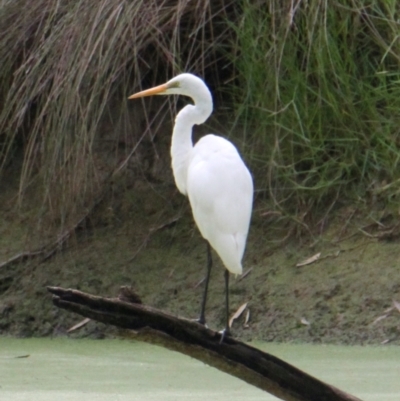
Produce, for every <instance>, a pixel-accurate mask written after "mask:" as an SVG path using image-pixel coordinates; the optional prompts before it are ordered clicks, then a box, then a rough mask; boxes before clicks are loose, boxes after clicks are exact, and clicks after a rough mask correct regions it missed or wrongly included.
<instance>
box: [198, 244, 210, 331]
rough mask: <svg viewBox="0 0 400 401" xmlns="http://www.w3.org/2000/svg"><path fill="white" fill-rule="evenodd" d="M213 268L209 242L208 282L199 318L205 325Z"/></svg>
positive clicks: (205, 285)
mask: <svg viewBox="0 0 400 401" xmlns="http://www.w3.org/2000/svg"><path fill="white" fill-rule="evenodd" d="M211 268H212V256H211V247H210V244H209V242H208V241H207V275H206V282H205V284H204V294H203V300H202V302H201V310H200V318H199V323H201V324H204V325H205V324H206V302H207V292H208V282H209V281H210V274H211Z"/></svg>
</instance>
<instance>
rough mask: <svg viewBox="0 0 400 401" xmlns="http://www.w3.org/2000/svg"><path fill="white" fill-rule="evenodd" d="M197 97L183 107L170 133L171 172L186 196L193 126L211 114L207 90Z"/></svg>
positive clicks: (211, 106) (209, 95)
mask: <svg viewBox="0 0 400 401" xmlns="http://www.w3.org/2000/svg"><path fill="white" fill-rule="evenodd" d="M205 89H206V90H205V91H202V92H201V93H200V94H199V95H198V96H193V100H194V103H195V104H194V105H192V104H189V105H187V106H186V107H184V108H183V109H182V110H181V111H180V112H179V113H178V115H177V116H176V118H175V126H174V130H173V133H172V144H171V158H172V171H173V173H174V178H175V183H176V186H177V187H178V189H179V191H180V192H181V193H183V194H184V195H186V194H187V188H186V187H187V170H188V164H189V161H190V155H191V151H192V149H193V141H192V130H193V125H195V124H202V123H203V122H204V121H206V120H207V118H208V117H209V116H210V114H211V112H212V108H213V105H212V98H211V94H210V92H209V91H208V89H207V88H205Z"/></svg>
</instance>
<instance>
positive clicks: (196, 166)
mask: <svg viewBox="0 0 400 401" xmlns="http://www.w3.org/2000/svg"><path fill="white" fill-rule="evenodd" d="M173 94H175V95H184V96H188V97H190V98H192V100H193V102H194V105H192V104H189V105H187V106H186V107H184V108H183V109H182V110H181V111H180V112H179V113H178V115H177V116H176V119H175V126H174V129H173V133H172V144H171V157H172V170H173V174H174V178H175V183H176V186H177V187H178V189H179V191H180V192H181V193H182V194H184V195H186V196H188V197H189V202H190V206H191V208H192V212H193V217H194V220H195V222H196V224H197V227H198V228H199V230H200V233H201V235H202V236H203V237H204V238H205V239H206V241H207V255H208V258H207V259H208V261H207V276H206V282H205V288H204V296H203V300H202V305H201V312H200V318H199V322H200V323H202V324H205V322H206V321H205V306H206V299H207V290H208V282H209V279H210V272H211V267H212V258H211V250H210V245H211V247H212V248H213V249H214V250H215V251H216V252H217V254H218V255H219V257H220V258H221V260H222V263H223V264H224V266H225V267H226V270H225V287H226V288H225V290H226V293H225V294H226V296H225V306H226V327H225V334H228V333H229V292H228V289H229V272H231V273H233V274H241V273H242V271H243V268H242V258H243V253H244V250H245V247H246V239H247V234H248V231H249V225H250V218H251V211H252V204H253V180H252V177H251V174H250V172H249V170H248V169H247V167H246V165H245V164H244V162H243V160H242V159H241V157H240V155H239V153H238V151H237V149H236V147H235V146H234V145H233V144H232V143H231V142H229V141H228V140H226V139H224V138H222V137H220V136H216V135H213V134H209V135H206V136H204V137H202V138H201V139H200V140H199V141H198V142H197V143H196V144H195V145H194V146H193V142H192V128H193V125H195V124H197V125H199V124H202V123H204V122H205V121H206V120H207V118H208V117H209V116H210V115H211V113H212V110H213V102H212V97H211V93H210V91H209V89H208V88H207V86H206V85H205V83H204V82H203V81H202V80H201V79H200V78H198V77H196V76H195V75H192V74H188V73H185V74H180V75H178V76H176V77H175V78H173V79H171V80H170V81H168V82H167V83H165V84H163V85H160V86H156V87H154V88H151V89H148V90H145V91H142V92H139V93H136V94H134V95H132V96H130V97H129V99H136V98H139V97H144V96H151V95H173Z"/></svg>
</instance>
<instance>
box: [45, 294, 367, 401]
mask: <svg viewBox="0 0 400 401" xmlns="http://www.w3.org/2000/svg"><path fill="white" fill-rule="evenodd" d="M48 290H49V291H50V292H51V293H52V294H53V303H54V305H56V306H57V307H59V308H63V309H66V310H68V311H71V312H75V313H78V314H79V315H82V316H84V317H87V318H90V319H93V320H96V321H99V322H102V323H106V324H111V325H114V326H117V327H119V328H123V329H129V330H134V331H135V335H134V338H135V339H137V340H139V341H145V342H148V343H152V344H157V345H159V346H162V347H165V348H168V349H171V350H174V351H177V352H180V353H183V354H185V355H188V356H190V357H192V358H195V359H198V360H200V361H202V362H204V363H206V364H208V365H210V366H213V367H215V368H217V369H219V370H221V371H223V372H226V373H228V374H230V375H232V376H235V377H237V378H239V379H242V380H244V381H245V382H247V383H249V384H252V385H254V386H256V387H258V388H260V389H262V390H264V391H267V392H269V393H270V394H272V395H274V396H276V397H278V398H280V399H282V400H286V401H361V400H360V399H359V398H357V397H354V396H352V395H350V394H347V393H345V392H343V391H341V390H339V389H337V388H335V387H334V386H331V385H329V384H326V383H324V382H322V381H320V380H318V379H316V378H314V377H312V376H310V375H309V374H307V373H305V372H303V371H301V370H300V369H298V368H296V367H294V366H292V365H290V364H288V363H287V362H285V361H283V360H281V359H279V358H277V357H275V356H273V355H270V354H268V353H266V352H262V351H261V350H259V349H257V348H254V347H251V346H250V345H247V344H245V343H243V342H240V341H238V340H236V339H234V338H232V337H224V338H223V339H222V338H221V333H219V332H215V331H213V330H210V329H208V328H206V327H204V326H202V325H201V324H199V323H197V322H195V321H192V320H187V319H184V318H180V317H177V316H173V315H170V314H168V313H166V312H163V311H160V310H158V309H155V308H152V307H150V306H148V305H143V304H142V303H141V300H140V298H139V297H138V296H137V295H136V294H129V291H127V290H126V288H123V289H122V293H121V295H120V297H119V298H103V297H99V296H95V295H91V294H87V293H84V292H81V291H78V290H73V289H64V288H60V287H48ZM127 294H128V295H127ZM221 340H222V341H221Z"/></svg>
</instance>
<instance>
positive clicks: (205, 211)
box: [187, 135, 253, 274]
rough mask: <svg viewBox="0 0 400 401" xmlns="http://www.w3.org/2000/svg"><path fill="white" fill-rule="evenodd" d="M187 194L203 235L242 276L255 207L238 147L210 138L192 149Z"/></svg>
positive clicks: (248, 178)
mask: <svg viewBox="0 0 400 401" xmlns="http://www.w3.org/2000/svg"><path fill="white" fill-rule="evenodd" d="M187 192H188V196H189V201H190V204H191V207H192V211H193V217H194V220H195V221H196V224H197V226H198V228H199V230H200V232H201V234H202V236H203V237H204V238H205V239H206V240H208V241H209V243H210V245H211V246H212V247H213V248H214V249H215V251H216V252H217V253H218V255H219V256H220V258H221V259H222V262H223V263H224V265H225V267H226V268H227V269H228V270H229V271H230V272H232V273H235V274H240V273H242V263H241V261H242V257H243V253H244V249H245V246H246V239H247V233H248V231H249V224H250V217H251V209H252V204H253V181H252V178H251V175H250V173H249V171H248V169H247V167H246V166H245V164H244V163H243V160H242V159H241V157H240V155H239V153H238V151H237V150H236V148H235V147H234V146H233V145H232V143H230V142H229V141H227V140H226V139H223V138H221V137H219V136H216V135H207V136H205V137H203V138H202V139H200V141H199V142H198V143H197V144H196V145H195V146H194V148H193V149H192V152H191V155H190V160H189V164H188V175H187Z"/></svg>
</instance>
